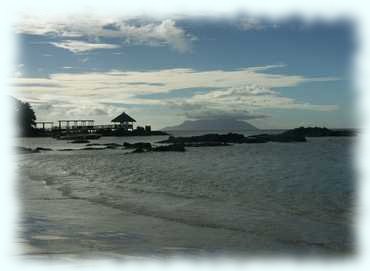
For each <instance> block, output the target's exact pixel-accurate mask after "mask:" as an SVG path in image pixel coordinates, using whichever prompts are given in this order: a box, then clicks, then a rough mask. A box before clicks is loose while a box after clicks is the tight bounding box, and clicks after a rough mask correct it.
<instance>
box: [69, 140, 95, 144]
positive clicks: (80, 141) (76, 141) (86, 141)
mask: <svg viewBox="0 0 370 271" xmlns="http://www.w3.org/2000/svg"><path fill="white" fill-rule="evenodd" d="M68 143H74V144H83V143H90V141H89V140H87V139H76V140H73V141H70V142H68Z"/></svg>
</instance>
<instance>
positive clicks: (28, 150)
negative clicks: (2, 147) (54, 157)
mask: <svg viewBox="0 0 370 271" xmlns="http://www.w3.org/2000/svg"><path fill="white" fill-rule="evenodd" d="M15 151H16V152H17V153H19V154H27V153H38V152H40V151H39V150H37V149H31V148H26V147H15Z"/></svg>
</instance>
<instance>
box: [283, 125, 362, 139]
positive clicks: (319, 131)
mask: <svg viewBox="0 0 370 271" xmlns="http://www.w3.org/2000/svg"><path fill="white" fill-rule="evenodd" d="M282 134H283V135H285V136H306V137H327V136H354V135H355V131H354V130H351V129H346V130H331V129H328V128H321V127H299V128H295V129H291V130H287V131H285V132H283V133H282Z"/></svg>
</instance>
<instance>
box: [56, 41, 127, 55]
mask: <svg viewBox="0 0 370 271" xmlns="http://www.w3.org/2000/svg"><path fill="white" fill-rule="evenodd" d="M50 44H52V45H54V46H56V47H59V48H63V49H66V50H69V51H71V52H72V53H82V52H86V51H91V50H97V49H115V48H119V47H120V46H119V45H116V44H108V43H90V42H85V41H78V40H66V41H61V42H50Z"/></svg>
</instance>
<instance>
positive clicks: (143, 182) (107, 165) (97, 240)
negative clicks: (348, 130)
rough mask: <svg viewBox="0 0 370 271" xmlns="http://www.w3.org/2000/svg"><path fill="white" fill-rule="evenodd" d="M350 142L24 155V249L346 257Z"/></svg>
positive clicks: (35, 141)
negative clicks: (156, 151) (143, 151)
mask: <svg viewBox="0 0 370 271" xmlns="http://www.w3.org/2000/svg"><path fill="white" fill-rule="evenodd" d="M187 135H189V134H187ZM165 138H167V137H162V136H157V137H131V138H123V137H104V138H101V139H98V140H93V141H92V142H97V143H103V142H104V143H111V142H112V143H120V144H122V143H123V142H124V141H129V142H138V141H145V142H156V141H159V140H162V139H165ZM354 140H355V139H354V138H345V137H343V138H340V137H338V138H336V137H332V138H308V142H306V143H274V142H271V143H266V144H240V145H238V144H236V145H233V146H227V147H202V148H187V151H186V152H184V153H176V152H167V153H165V152H164V153H144V154H140V153H138V154H127V151H126V150H124V149H107V150H78V151H50V152H42V153H34V154H23V155H17V160H18V161H17V163H18V183H17V187H18V192H19V201H20V205H21V207H22V213H21V217H20V220H19V224H20V230H19V242H20V243H21V244H22V247H23V250H22V253H24V254H27V255H34V256H35V255H48V256H50V255H53V257H64V256H66V257H67V256H68V257H70V256H73V257H76V256H77V257H79V256H86V255H87V256H91V255H102V256H106V255H108V256H110V257H121V256H151V255H167V254H176V255H178V254H179V253H180V254H181V253H184V254H191V255H204V254H205V255H213V254H215V253H216V254H238V255H261V254H265V253H267V254H270V255H280V254H288V255H304V256H307V255H319V256H321V255H343V254H346V255H347V254H348V255H349V254H351V253H352V252H353V250H354V240H353V234H352V224H353V223H352V214H353V209H354V192H355V181H354V179H355V178H354V177H355V176H354V172H353V165H352V161H353V159H352V147H353V143H354ZM17 145H18V146H25V147H38V146H40V147H50V148H53V149H55V150H57V149H62V148H81V147H84V144H70V143H67V142H66V141H60V140H55V139H52V138H23V139H19V140H18V142H17ZM56 255H57V256H56Z"/></svg>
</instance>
